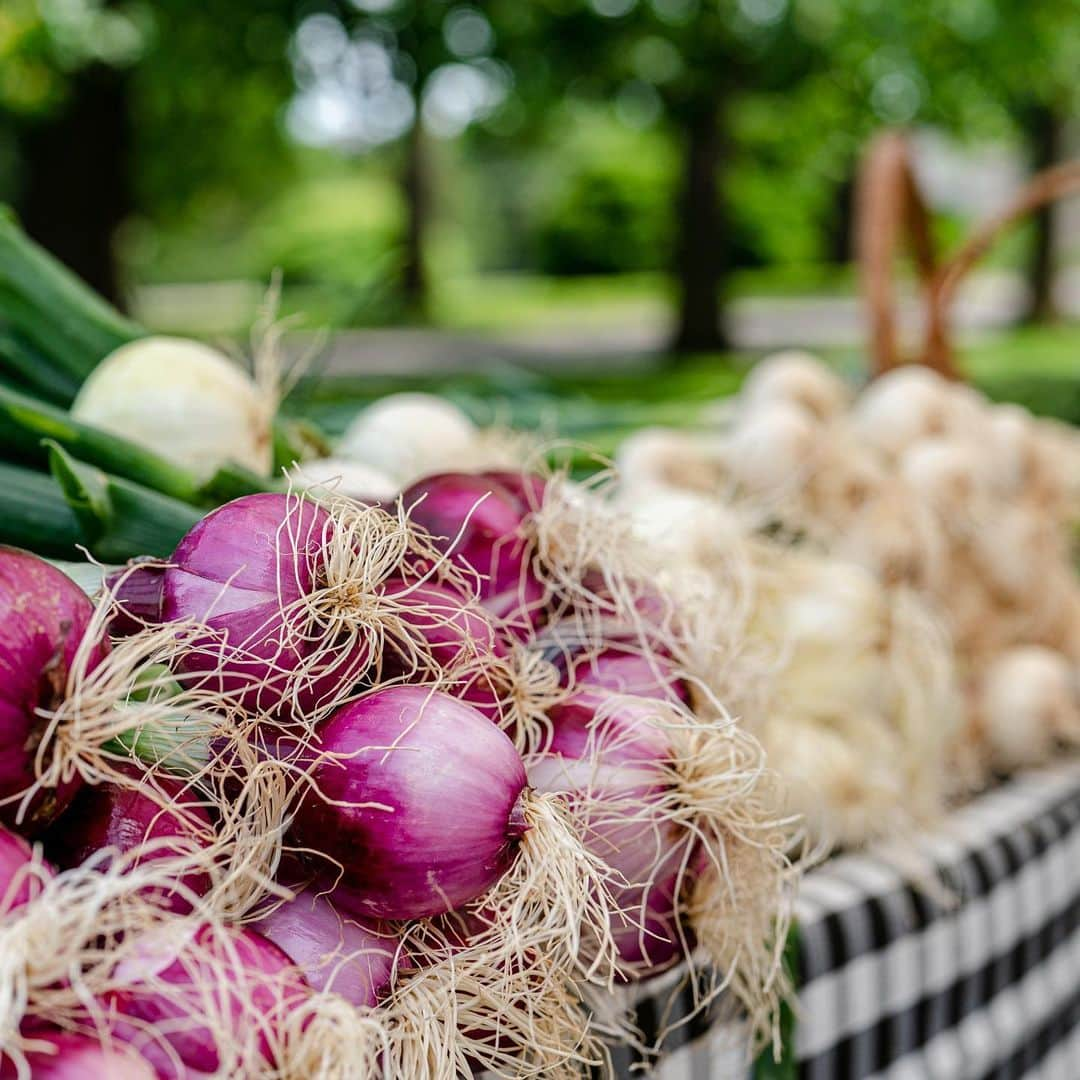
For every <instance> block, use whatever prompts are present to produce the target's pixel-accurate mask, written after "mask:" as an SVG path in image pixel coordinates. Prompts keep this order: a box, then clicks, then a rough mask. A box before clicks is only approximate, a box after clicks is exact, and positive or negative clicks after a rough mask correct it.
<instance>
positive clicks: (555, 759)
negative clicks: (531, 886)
mask: <svg viewBox="0 0 1080 1080" xmlns="http://www.w3.org/2000/svg"><path fill="white" fill-rule="evenodd" d="M604 700H605V699H604V698H602V697H601V696H600V695H598V694H597V693H596V692H595V691H590V690H586V691H584V692H581V693H577V694H572V695H571V696H570V697H569V698H568V699H567V701H566V702H565V703H564V704H562V705H560V706H558V707H557V708H555V709H552V710H551V714H550V718H551V722H552V738H551V742H550V744H549V746H548V750H547V752H546V753H545V754H544V755H542V756H541V757H539V758H536V759H534V760H533V761H532V762H531V763H530V765H529V781H530V783H532V784H533V785H534V786H535V787H536V788H537V789H538V790H539V791H563V792H570V793H571V797H573V795H572V793H574V792H579V793H586V792H587V793H588V796H589V801H588V803H587V804H583V806H582V808H581V813H582V814H583V815H584V816H585V818H586V820H585V822H584V823H583V827H582V829H581V836H582V841H583V842H584V844H585V846H586V847H587V848H588V849H589V850H590V851H591V852H592V853H593V854H594V855H596V856H597V857H599V858H601V859H603V860H604V862H606V863H607V864H608V866H610V867H611V868H612V869H613V870H615V871H617V872H618V874H620V875H621V876H622V878H623V879H624V880H625V881H626V882H627V883H628V884H627V885H625V886H620V887H617V888H614V889H613V899H614V901H615V908H616V910H618V911H622V912H625V913H626V915H625V917H616V919H615V921H614V923H613V925H612V933H613V936H614V938H615V944H616V948H617V949H618V952H619V960H620V962H621V965H622V970H621V975H622V976H623V977H624V978H628V979H629V978H641V977H647V976H651V975H655V974H658V973H660V972H661V971H664V970H665V969H667V968H669V967H670V966H671V965H672V964H674V963H676V962H678V961H679V960H681V959H682V958H683V956H684V940H685V944H686V945H687V946H689V947H692V946H693V937H692V935H691V934H690V931H689V929H688V928H683V929H682V930H681V931H680V928H679V915H678V895H677V894H678V892H679V891H680V884H681V881H680V878H681V877H682V876H683V867H684V865H685V866H690V861H691V860H690V852H691V850H692V847H693V838H692V837H691V836H690V835H689V833H687V832H686V831H685V830H684V829H683V828H682V826H681V825H679V824H678V823H676V822H672V821H670V820H665V815H664V814H663V812H662V807H661V806H660V800H661V799H662V798H663V797H664V796H665V795H666V794H668V789H669V786H670V783H671V779H670V776H669V774H668V773H667V772H666V771H665V770H666V766H667V764H668V763H669V761H670V758H671V747H670V745H669V743H668V739H667V737H666V735H665V734H664V732H663V731H662V730H661V729H660V728H659V727H657V726H656V725H655V724H653V723H650V722H649V721H650V718H651V717H653V716H655V715H656V710H655V707H654V706H653V705H652V704H651V703H650V702H649V701H648V700H644V699H636V698H632V697H622V696H620V697H618V698H613V697H611V696H610V695H609V697H608V699H607V700H608V704H609V705H610V704H612V703H613V702H615V701H617V702H618V704H617V706H616V707H615V708H613V709H612V711H610V712H605V714H604V717H603V719H602V720H598V719H597V715H596V710H597V708H598V706H599V705H600V704H601V703H602V702H603V701H604Z"/></svg>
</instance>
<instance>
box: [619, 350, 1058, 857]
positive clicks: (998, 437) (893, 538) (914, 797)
mask: <svg viewBox="0 0 1080 1080" xmlns="http://www.w3.org/2000/svg"><path fill="white" fill-rule="evenodd" d="M618 464H619V466H620V471H621V476H622V483H623V498H624V499H625V500H626V502H627V504H628V505H629V506H631V507H632V508H633V509H634V513H635V516H636V517H637V519H638V521H639V527H641V528H642V529H643V530H645V531H646V532H648V531H649V530H650V528H651V529H652V531H653V532H654V533H659V532H664V533H665V535H667V536H668V538H669V540H668V542H669V545H672V544H678V545H681V547H682V555H683V557H685V558H691V559H696V560H699V561H700V560H704V561H708V559H709V558H710V557H711V555H710V552H712V554H713V555H715V553H716V552H717V551H718V550H719V549H720V548H721V547H722V546H723V544H724V543H729V542H730V540H729V539H728V538H729V537H730V536H731V535H732V534H735V535H738V536H740V537H741V538H742V540H741V542H742V543H744V544H750V545H752V546H757V547H758V548H759V549H760V548H761V547H765V548H768V549H772V551H771V554H770V555H769V556H768V557H767V558H766V560H765V561H766V562H776V563H779V564H780V565H782V564H783V563H784V561H785V560H787V559H793V558H794V559H797V560H832V561H833V562H834V564H835V565H836V566H837V567H839V566H840V565H841V564H845V569H844V570H843V571H842V572H841V571H840V570H837V571H836V573H838V574H841V573H842V575H847V576H853V575H854V574H855V572H856V569H858V568H861V569H862V570H863V571H865V572H866V573H867V574H868V577H869V578H870V579H871V580H872V581H873V582H874V583H876V585H877V587H878V588H879V589H880V590H881V591H882V594H883V596H885V597H887V598H888V599H887V600H886V601H884V602H886V603H902V604H903V605H905V607H906V609H907V610H908V611H912V610H916V609H918V610H920V611H922V612H923V613H924V614H926V615H928V617H929V618H928V625H930V624H933V623H936V624H937V625H939V626H941V627H942V628H943V629H944V631H945V632H946V635H947V636H946V637H943V638H940V639H939V640H938V641H937V642H936V644H935V647H936V648H937V649H939V650H942V651H943V652H944V653H945V654H946V659H947V660H948V661H949V664H950V666H952V667H953V668H954V672H955V673H954V675H953V676H952V683H953V690H954V693H952V694H949V693H938V692H937V691H935V692H934V693H930V694H928V696H927V702H926V707H927V708H931V709H939V710H941V712H940V716H939V717H938V720H937V732H936V733H935V734H933V735H931V734H929V731H930V728H931V726H932V725H931V724H930V723H929V718H926V721H925V722H924V723H923V724H922V725H920V726H917V730H920V731H921V732H922V734H921V736H920V737H921V738H925V739H928V741H927V742H925V744H924V745H923V754H924V757H925V760H926V762H927V768H928V769H930V770H932V771H933V772H934V773H935V774H942V775H943V774H944V773H945V771H946V766H945V762H946V761H947V772H948V775H949V776H950V777H951V782H952V784H953V785H954V787H955V788H956V789H957V791H956V792H954V793H959V791H969V790H972V789H974V788H977V787H979V786H982V785H984V784H985V783H986V782H987V781H988V780H989V779H990V778H991V777H992V775H993V774H995V773H1003V772H1008V771H1010V770H1012V769H1014V768H1018V767H1022V766H1028V765H1033V764H1039V763H1043V762H1045V761H1047V760H1049V759H1050V758H1051V757H1052V756H1053V755H1054V754H1055V753H1056V752H1057V750H1058V749H1059V748H1060V747H1061V746H1063V745H1070V744H1071V745H1080V580H1078V578H1077V574H1076V571H1075V568H1074V565H1073V562H1072V557H1073V551H1072V545H1073V543H1074V536H1075V533H1074V529H1075V526H1076V523H1077V522H1078V521H1080V433H1078V432H1077V431H1076V430H1074V429H1072V428H1070V427H1068V426H1067V425H1064V424H1060V423H1057V422H1054V421H1048V420H1042V419H1036V418H1035V417H1034V416H1032V415H1031V414H1030V413H1029V412H1027V411H1026V410H1024V409H1022V408H1020V407H1019V406H1016V405H996V404H993V403H991V402H990V401H989V400H987V399H986V398H985V397H984V396H983V395H981V394H979V393H978V392H977V391H975V390H973V389H972V388H970V387H968V386H965V385H960V384H955V383H951V382H947V381H946V380H944V379H942V378H941V377H940V376H938V375H936V374H935V373H934V372H932V371H930V370H928V369H925V368H921V367H903V368H899V369H897V370H896V371H894V372H892V373H890V374H888V375H886V376H884V377H882V378H880V379H878V380H877V381H876V382H874V383H872V384H871V385H870V386H869V387H867V388H866V389H865V390H863V392H862V393H860V394H858V395H856V394H854V393H853V392H852V391H851V389H850V388H849V387H848V385H847V384H846V383H845V382H844V381H843V380H841V379H840V378H838V377H837V376H836V375H835V374H834V373H833V372H831V371H830V370H829V369H828V368H826V367H825V366H824V365H823V364H821V363H820V362H818V361H817V360H815V359H814V358H813V357H812V356H809V355H808V354H806V353H796V352H788V353H781V354H777V355H776V356H773V357H771V358H769V359H767V360H765V361H762V362H761V363H760V364H758V365H757V367H756V368H755V369H754V370H753V372H752V373H751V375H750V376H749V377H748V378H747V380H746V382H745V384H744V387H743V389H742V392H741V393H740V394H739V396H738V397H737V398H735V399H734V400H732V401H729V402H724V403H722V404H721V405H719V406H718V407H717V408H715V409H714V410H713V411H712V415H711V417H710V422H709V424H708V425H707V428H706V429H705V430H697V431H668V430H662V429H652V430H650V431H646V432H640V433H638V434H635V435H634V436H632V437H631V438H630V439H628V440H627V441H626V442H625V443H624V445H623V446H622V448H621V449H620V452H619V455H618ZM676 500H682V502H681V505H680V503H678V502H677V501H676ZM687 500H692V501H693V505H691V504H690V503H688V501H687ZM654 517H655V519H656V523H655V524H654V525H651V526H650V524H648V523H649V521H650V520H651V519H653V518H654ZM717 520H721V521H722V522H723V523H724V524H723V526H722V527H721V526H718V525H717V524H716V522H717ZM661 521H663V525H662V526H661V525H660V522H661ZM759 561H760V560H759ZM775 572H776V573H777V574H780V579H781V581H782V580H783V572H782V571H780V570H776V571H775ZM793 580H794V579H793ZM759 591H760V594H761V596H762V597H765V596H766V595H768V594H769V593H770V591H771V588H770V587H765V586H762V587H761V589H760V590H759ZM837 595H842V591H840V590H838V592H837ZM761 602H762V603H764V602H765V601H764V600H762V601H761ZM773 629H774V632H777V633H780V632H783V628H780V627H774V628H773ZM787 632H788V633H789V634H790V633H791V628H790V627H789V628H788V630H787ZM928 632H929V631H928ZM950 641H951V648H950V644H949V642H950ZM800 648H801V647H800V645H799V644H798V641H797V639H795V638H792V641H791V644H790V650H791V654H792V655H793V656H794V657H795V660H794V661H793V662H792V665H793V667H794V668H795V669H799V668H801V667H804V666H805V665H804V664H803V660H802V659H801V658H800V657H799V656H798V654H799V653H800ZM845 648H846V649H847V651H848V653H849V655H848V660H849V661H850V662H851V663H852V664H853V666H854V665H855V664H857V663H858V664H859V665H860V666H861V660H860V659H859V657H860V655H861V649H860V647H859V646H858V645H857V644H856V642H855V641H854V640H849V643H848V645H847V646H845V644H844V642H843V640H841V639H840V638H839V637H838V639H837V641H836V643H835V649H834V651H833V653H832V654H829V656H826V654H824V653H820V652H819V654H818V656H817V658H816V659H815V660H814V664H816V665H818V666H819V670H820V671H821V673H822V676H821V678H822V680H824V681H826V682H827V681H829V677H826V676H825V674H824V673H825V672H826V671H827V670H836V671H839V670H840V669H841V667H842V664H843V662H844V659H843V657H844V652H845ZM917 651H918V652H920V653H921V652H924V651H925V650H917ZM830 657H831V658H830ZM925 660H926V657H925V656H923V657H922V662H925ZM830 665H831V667H830ZM901 675H902V678H903V679H905V680H907V679H910V678H911V677H912V671H911V669H909V670H908V671H907V672H902V673H901ZM787 678H788V676H787V674H786V673H785V671H784V669H783V665H781V666H780V668H778V670H777V672H776V673H774V675H773V682H774V684H775V685H776V686H777V687H779V688H780V689H779V691H778V693H780V696H781V697H783V696H784V694H785V693H786V692H785V691H783V683H784V681H785V679H787ZM832 685H843V681H842V680H838V681H836V682H835V683H833V684H832ZM787 697H789V698H790V695H787ZM958 699H959V700H962V702H963V706H964V707H963V709H962V718H961V719H960V720H959V722H957V723H955V724H954V728H953V730H952V731H951V732H950V731H948V730H947V729H948V728H949V725H950V724H951V723H953V721H952V720H951V719H950V718H951V716H952V714H953V712H954V711H955V710H953V709H952V708H951V707H950V706H949V705H948V702H949V701H950V700H953V701H955V700H958ZM852 705H853V708H855V709H856V710H860V711H861V712H862V714H863V720H862V721H861V722H852V723H845V725H843V727H844V730H843V731H842V732H841V733H840V735H838V728H839V725H837V724H836V723H835V721H833V720H830V719H825V718H821V717H819V718H818V719H816V720H814V721H809V722H808V721H805V718H804V719H803V720H800V721H799V723H800V724H801V726H799V727H796V723H795V721H793V720H791V719H790V718H789V719H787V720H784V719H779V720H777V719H776V718H777V717H783V716H784V715H785V714H786V715H787V716H788V717H790V716H791V715H792V713H793V710H792V709H791V708H790V707H789V706H788V705H784V706H783V707H777V706H776V702H775V700H774V711H773V714H772V715H773V720H772V721H770V720H769V719H766V721H765V722H764V723H765V725H766V726H769V724H770V723H772V726H774V727H775V728H776V729H777V730H776V732H775V737H774V738H770V737H769V734H768V733H767V732H766V733H764V734H763V738H764V739H765V741H766V743H767V744H768V743H770V742H772V743H774V746H773V760H774V763H776V764H777V765H778V766H780V767H781V768H784V769H786V770H787V771H791V770H792V769H794V771H795V772H796V773H799V772H800V770H802V769H804V768H806V769H810V765H809V764H806V765H805V766H804V764H802V763H804V762H809V761H810V760H811V758H812V756H813V755H814V754H817V755H819V763H820V765H819V784H818V787H819V788H822V789H830V788H831V789H832V791H831V793H830V792H829V791H826V794H825V796H824V798H823V802H824V804H825V805H826V806H831V807H832V809H833V811H834V813H833V817H834V818H836V817H837V814H838V812H839V811H840V810H843V808H844V807H845V806H849V805H850V804H851V803H852V799H853V797H852V796H851V792H852V791H853V790H854V786H853V785H856V784H862V786H863V787H864V788H869V787H873V792H872V793H871V792H869V791H865V792H864V793H863V794H862V795H859V796H858V797H857V798H855V800H854V801H855V802H858V803H859V804H860V805H861V806H862V807H863V808H864V809H865V810H866V813H867V814H870V813H878V814H881V813H884V811H883V810H882V798H883V797H884V795H885V794H886V793H887V792H888V790H889V786H890V783H894V784H899V785H900V786H901V788H906V790H902V791H898V792H897V793H896V794H895V796H890V798H892V804H891V805H897V806H899V805H906V806H907V808H908V809H909V810H911V809H913V808H915V814H914V816H916V817H925V814H923V813H922V812H921V811H920V810H919V809H918V805H919V803H920V801H921V802H922V803H923V805H924V806H929V805H930V804H931V803H932V802H933V800H932V799H926V798H923V797H921V796H919V795H918V794H917V793H916V792H914V791H913V790H911V788H910V779H905V778H904V777H903V776H902V775H900V774H899V773H897V772H896V770H893V773H892V777H891V780H887V779H885V778H883V777H881V776H877V775H876V774H877V773H880V772H881V769H880V767H879V766H880V763H881V761H882V759H883V758H884V757H885V756H887V755H890V754H893V753H894V749H893V748H890V743H889V740H888V739H886V738H884V737H883V736H882V730H884V729H881V730H879V728H880V724H879V721H880V719H881V715H880V710H876V711H875V710H873V709H870V708H868V707H865V705H859V704H858V703H857V702H855V701H854V699H853V700H852ZM801 709H802V712H805V711H806V706H805V704H804V705H803V706H801ZM795 711H798V710H795ZM811 711H814V710H813V708H811ZM817 711H818V712H819V713H820V710H817ZM807 723H809V725H810V727H811V728H812V729H814V730H815V731H816V735H807V733H806V730H805V728H806V726H807ZM860 724H861V726H860ZM891 726H892V729H893V731H894V732H895V731H897V730H900V728H898V727H897V723H896V721H895V720H893V721H892V722H891ZM857 727H858V728H859V731H858V734H856V730H855V729H856V728H857ZM908 736H909V737H914V736H913V733H912V732H911V731H909V732H908ZM815 740H816V741H815ZM864 742H865V744H866V745H865V746H863V745H862V743H864ZM935 743H936V749H935V745H934V744H935ZM946 743H947V746H946V745H945V744H946ZM804 744H805V745H804ZM841 744H843V745H841ZM910 745H911V746H915V747H917V744H916V743H912V744H910ZM934 753H937V754H938V755H939V756H938V758H936V759H933V758H932V755H933V754H934ZM845 754H846V755H847V756H848V758H851V756H852V754H854V755H856V756H855V757H854V759H853V760H849V761H848V764H847V765H846V766H845V768H844V770H843V772H845V773H846V775H847V776H848V777H849V779H848V780H846V781H841V780H839V779H838V780H837V783H836V784H833V783H832V781H831V780H829V778H828V776H827V775H825V774H827V773H828V771H829V770H830V769H833V770H834V771H836V772H837V775H838V777H839V775H840V771H841V770H840V767H839V765H837V764H836V763H838V762H841V761H842V760H844V755H845ZM792 758H794V759H796V760H795V762H794V764H791V761H790V759H792ZM871 765H873V768H871ZM834 766H835V769H834ZM851 777H854V778H855V779H854V780H852V779H850V778H851ZM864 816H865V815H864ZM848 817H849V818H850V815H848ZM832 828H833V832H834V833H835V834H836V835H838V836H841V837H843V838H844V839H846V840H847V841H849V842H851V841H853V840H855V839H857V834H858V833H859V832H860V831H862V832H863V833H865V834H866V835H870V834H871V833H872V832H873V829H872V828H871V827H870V826H869V824H868V823H867V822H865V821H864V822H861V823H860V822H859V821H858V820H856V821H855V822H854V825H853V824H852V821H850V820H847V821H846V824H842V825H838V824H837V823H836V822H834V823H833V826H832Z"/></svg>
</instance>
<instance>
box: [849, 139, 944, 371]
mask: <svg viewBox="0 0 1080 1080" xmlns="http://www.w3.org/2000/svg"><path fill="white" fill-rule="evenodd" d="M911 163H912V152H911V145H910V142H909V140H908V137H907V136H906V135H905V134H904V133H903V132H900V131H884V132H882V133H881V134H879V135H877V136H875V137H874V138H873V139H872V140H871V142H870V145H869V147H868V148H867V151H866V153H865V155H864V156H863V161H862V166H861V167H860V169H859V175H858V178H857V182H856V187H855V221H856V231H855V244H856V259H857V262H858V266H859V277H860V285H861V289H862V294H863V298H864V300H865V303H866V309H867V317H868V324H869V325H868V329H869V334H870V357H871V364H872V368H873V373H874V374H877V375H880V374H882V373H883V372H885V371H888V370H890V369H891V368H894V367H896V366H898V365H899V364H902V363H905V359H904V357H903V356H902V355H901V350H900V342H899V329H898V326H897V319H896V295H895V282H894V266H895V257H896V254H897V251H898V250H899V248H900V246H901V244H902V242H904V241H906V242H907V244H908V246H909V247H910V248H911V254H912V256H913V258H914V261H915V269H916V272H917V274H918V277H919V282H920V285H921V286H922V287H923V289H925V290H926V291H929V290H930V288H931V283H932V282H933V280H934V276H935V273H936V271H937V259H936V256H935V253H934V246H933V239H932V236H931V232H930V215H929V213H928V211H927V208H926V203H925V202H924V201H923V198H922V195H921V193H920V191H919V186H918V184H917V183H916V180H915V172H914V170H913V168H912V164H911ZM936 366H938V367H939V370H942V371H943V373H944V374H950V375H951V374H953V372H952V370H951V367H950V366H949V365H948V363H945V364H944V365H940V364H939V365H936Z"/></svg>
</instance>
